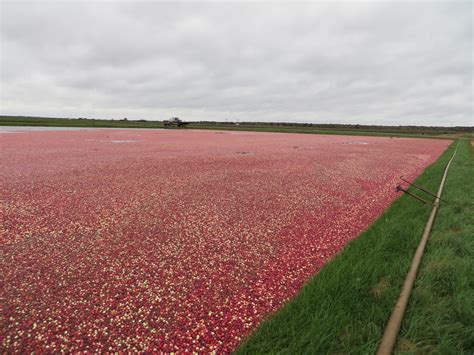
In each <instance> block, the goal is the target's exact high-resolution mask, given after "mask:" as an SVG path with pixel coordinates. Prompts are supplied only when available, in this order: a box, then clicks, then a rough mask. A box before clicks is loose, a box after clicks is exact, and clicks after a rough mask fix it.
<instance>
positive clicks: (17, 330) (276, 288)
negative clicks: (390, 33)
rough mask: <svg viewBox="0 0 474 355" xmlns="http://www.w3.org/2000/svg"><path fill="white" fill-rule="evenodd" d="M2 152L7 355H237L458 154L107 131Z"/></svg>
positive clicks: (404, 145)
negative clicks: (409, 191) (410, 183)
mask: <svg viewBox="0 0 474 355" xmlns="http://www.w3.org/2000/svg"><path fill="white" fill-rule="evenodd" d="M20 130H21V129H20ZM0 144H1V151H0V158H1V161H2V169H1V171H0V184H1V185H0V194H1V197H0V209H1V216H2V223H1V224H0V245H1V253H2V257H1V258H0V272H1V277H2V285H3V286H2V288H1V289H0V297H1V299H2V304H3V306H2V307H3V310H2V327H1V330H0V331H1V338H2V339H1V344H2V349H3V350H4V351H17V352H19V351H35V350H36V351H51V352H52V351H80V350H82V351H107V350H114V351H120V350H124V351H125V350H139V351H140V350H141V351H144V350H149V351H153V350H161V351H181V352H182V351H202V352H209V351H217V352H229V351H232V350H233V349H235V348H236V347H237V346H238V345H239V343H240V342H241V341H242V339H243V338H245V337H246V336H248V335H249V334H250V333H251V332H252V331H253V330H254V329H255V328H256V327H257V326H258V324H259V323H260V322H261V321H262V320H263V319H264V318H265V317H267V316H268V315H270V314H272V313H274V312H275V311H277V310H278V309H280V308H281V307H282V305H283V304H284V303H285V302H286V301H287V300H289V299H290V298H292V297H293V296H295V295H296V294H297V293H298V291H299V290H300V288H301V287H302V285H303V284H304V283H305V282H306V281H307V280H308V279H309V278H310V277H311V276H312V275H314V274H315V273H316V272H317V271H318V270H319V269H320V268H321V267H322V266H323V265H324V264H325V263H326V262H327V261H328V260H330V259H331V258H332V257H333V256H334V255H336V254H337V253H338V252H339V251H340V250H341V249H342V248H343V247H344V246H345V245H346V244H347V243H348V242H349V241H350V240H352V239H354V238H356V237H357V235H358V234H359V233H360V232H362V231H363V230H365V229H366V228H367V227H368V226H369V225H370V224H371V222H372V221H374V220H375V219H376V218H377V217H378V216H380V214H381V213H382V212H383V211H384V210H385V209H386V208H387V207H388V206H389V205H390V203H391V202H392V201H393V200H394V199H395V198H396V197H397V196H398V193H397V192H396V191H395V186H396V185H397V184H398V182H399V177H400V175H403V176H405V177H406V178H407V179H410V180H411V179H414V178H415V177H416V176H418V175H419V174H420V173H421V172H422V171H423V170H424V169H425V168H426V167H427V166H428V165H430V164H431V163H432V162H433V161H434V160H436V158H437V157H438V156H439V155H440V154H441V153H442V152H443V151H444V150H445V149H446V148H447V147H448V145H449V144H450V141H447V140H433V139H413V138H381V137H361V136H335V135H331V136H325V135H299V134H275V133H255V132H252V133H250V132H225V131H219V132H217V131H193V130H184V131H182V130H111V129H110V130H108V129H103V130H78V131H43V132H27V131H25V132H0ZM315 302H317V300H315Z"/></svg>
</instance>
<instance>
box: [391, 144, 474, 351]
mask: <svg viewBox="0 0 474 355" xmlns="http://www.w3.org/2000/svg"><path fill="white" fill-rule="evenodd" d="M459 149H460V150H458V153H457V155H456V156H457V159H456V158H455V160H453V163H452V166H451V168H450V173H449V175H448V177H447V181H446V185H445V190H444V196H446V199H448V200H449V202H450V203H449V204H444V205H443V206H442V208H440V210H439V213H438V216H437V219H436V222H435V225H434V227H433V231H432V235H431V237H430V243H429V244H428V246H427V248H426V251H425V256H424V259H423V263H422V266H421V269H420V272H419V274H418V278H417V281H416V284H415V287H414V289H413V294H412V298H411V303H410V306H409V308H408V309H407V313H406V317H405V319H404V322H403V323H402V329H401V332H400V339H399V342H398V347H397V352H398V353H408V354H409V353H411V354H415V353H428V352H435V353H439V354H448V353H449V354H462V353H470V354H472V353H474V183H473V181H474V180H473V178H474V157H473V155H472V148H471V149H470V147H469V144H468V142H466V141H464V143H462V144H461V145H460V147H459ZM469 150H471V152H470V154H469ZM458 154H459V156H458Z"/></svg>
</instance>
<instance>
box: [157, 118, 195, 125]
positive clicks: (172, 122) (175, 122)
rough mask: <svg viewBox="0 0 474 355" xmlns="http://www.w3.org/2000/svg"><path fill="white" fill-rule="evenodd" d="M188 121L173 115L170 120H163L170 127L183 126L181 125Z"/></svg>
mask: <svg viewBox="0 0 474 355" xmlns="http://www.w3.org/2000/svg"><path fill="white" fill-rule="evenodd" d="M188 123H189V122H183V121H181V120H180V119H179V118H178V117H171V118H170V119H169V120H164V121H163V124H164V125H165V126H168V127H171V126H176V127H181V126H185V125H187V124H188Z"/></svg>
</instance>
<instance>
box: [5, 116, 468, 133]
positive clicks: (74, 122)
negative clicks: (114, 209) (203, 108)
mask: <svg viewBox="0 0 474 355" xmlns="http://www.w3.org/2000/svg"><path fill="white" fill-rule="evenodd" d="M0 126H38V127H101V128H149V129H153V128H166V127H165V126H164V125H163V123H162V122H161V121H146V120H126V119H121V120H104V119H84V118H82V119H79V118H77V119H68V118H51V117H29V116H1V115H0ZM169 129H177V128H176V127H174V128H169ZM179 129H211V130H227V131H251V132H275V133H306V134H338V135H357V136H384V137H419V138H433V137H435V138H452V136H453V135H462V134H473V130H472V127H457V128H455V127H451V128H449V127H421V126H420V127H416V126H407V127H404V126H367V125H338V124H312V125H310V124H283V123H262V122H260V123H251V122H244V123H240V124H239V125H236V124H234V123H223V122H190V123H189V124H188V125H186V126H184V127H181V128H179Z"/></svg>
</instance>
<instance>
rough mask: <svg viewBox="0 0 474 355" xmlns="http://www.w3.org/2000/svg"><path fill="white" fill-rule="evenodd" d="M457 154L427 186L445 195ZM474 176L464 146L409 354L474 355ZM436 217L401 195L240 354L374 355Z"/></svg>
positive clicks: (423, 180) (414, 309) (422, 287)
mask: <svg viewBox="0 0 474 355" xmlns="http://www.w3.org/2000/svg"><path fill="white" fill-rule="evenodd" d="M452 153H453V148H450V149H447V151H446V152H445V153H444V154H443V155H442V156H441V157H440V158H439V159H438V160H437V161H436V162H435V163H434V164H433V165H431V166H430V167H428V168H427V169H426V170H425V172H424V173H423V174H422V175H421V176H420V177H419V178H418V179H417V180H416V181H417V183H419V184H422V185H424V186H426V187H427V188H429V189H431V190H434V191H437V187H438V185H439V182H440V180H441V176H442V173H443V170H444V168H445V165H446V163H447V161H448V160H449V158H450V157H451V155H452ZM472 176H474V161H473V151H472V147H471V146H470V144H469V141H467V140H461V141H460V146H459V149H458V153H457V155H456V158H455V159H454V161H453V164H452V166H451V169H450V172H449V175H448V179H447V182H446V186H445V192H444V195H443V196H444V197H445V198H446V199H447V200H449V201H450V203H449V204H442V205H441V207H440V210H439V215H438V216H437V219H436V224H435V226H434V229H433V235H432V239H430V241H429V244H428V250H427V255H426V258H425V259H424V261H423V264H422V267H421V269H420V278H419V280H418V281H417V283H416V286H415V291H414V292H415V294H414V297H413V298H412V299H411V301H410V305H409V309H408V314H407V318H406V319H405V321H404V323H403V326H402V333H401V334H402V335H401V338H402V341H401V342H400V344H399V348H398V349H399V351H400V352H405V351H406V352H413V353H416V352H417V351H421V352H422V353H427V352H434V353H443V354H450V353H452V354H455V353H456V354H459V353H463V352H466V353H467V352H470V353H472V352H473V350H474V346H473V337H472V334H474V332H473V331H472V330H473V328H472V327H473V323H474V316H473V311H472V309H474V307H473V300H474V297H473V290H474V287H473V277H472V275H474V273H473V265H472V263H473V258H472V256H473V241H472V238H473V236H474V233H473V231H474V230H473V227H474V225H473V218H472V216H471V214H472V211H473V210H474V205H473V198H474V196H473V182H472ZM430 211H431V206H429V205H422V204H420V203H419V202H418V201H416V200H413V199H412V198H410V197H408V196H402V197H401V198H399V199H397V200H396V201H395V202H394V203H393V204H392V205H391V207H390V208H389V209H388V210H387V211H386V212H385V213H384V214H383V215H382V216H381V217H380V218H379V219H378V220H377V221H376V222H375V223H373V224H372V225H371V226H370V227H369V228H368V230H366V231H365V232H364V233H362V234H361V235H360V236H359V237H358V238H357V239H355V240H353V241H352V242H350V243H349V244H348V245H347V246H346V248H345V249H344V250H343V251H342V252H341V253H340V254H339V255H338V256H337V257H335V258H334V259H333V260H332V261H331V262H329V263H328V264H326V266H325V267H324V268H323V269H322V270H321V271H320V272H319V273H318V274H317V275H316V276H314V277H313V278H312V279H311V280H310V281H309V282H308V283H307V284H306V285H305V286H304V287H303V288H302V290H301V291H300V293H299V294H298V295H297V297H295V298H294V299H293V300H291V301H290V302H288V303H287V304H286V305H285V306H284V307H283V308H282V309H281V310H280V311H279V312H277V313H276V314H274V315H273V316H271V317H270V318H269V319H267V320H266V321H265V322H263V323H262V324H261V325H260V327H259V328H258V330H257V331H256V332H255V333H254V334H253V335H251V336H250V337H249V339H247V340H246V341H245V342H244V343H243V344H242V345H241V346H240V348H239V349H237V350H236V353H237V354H262V353H281V354H372V353H374V352H375V351H376V349H377V346H378V343H379V341H380V338H381V336H382V334H383V331H384V326H385V324H386V322H387V320H388V318H389V316H390V313H391V311H392V308H393V306H394V304H395V302H396V299H397V297H398V295H399V292H400V288H401V285H402V283H403V280H404V278H405V275H406V273H407V271H408V267H409V265H410V262H411V259H412V257H413V255H414V253H415V249H416V247H417V245H418V242H419V240H420V237H421V234H422V231H423V228H424V225H425V223H426V220H427V217H428V215H429V213H430ZM470 213H471V214H470Z"/></svg>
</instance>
